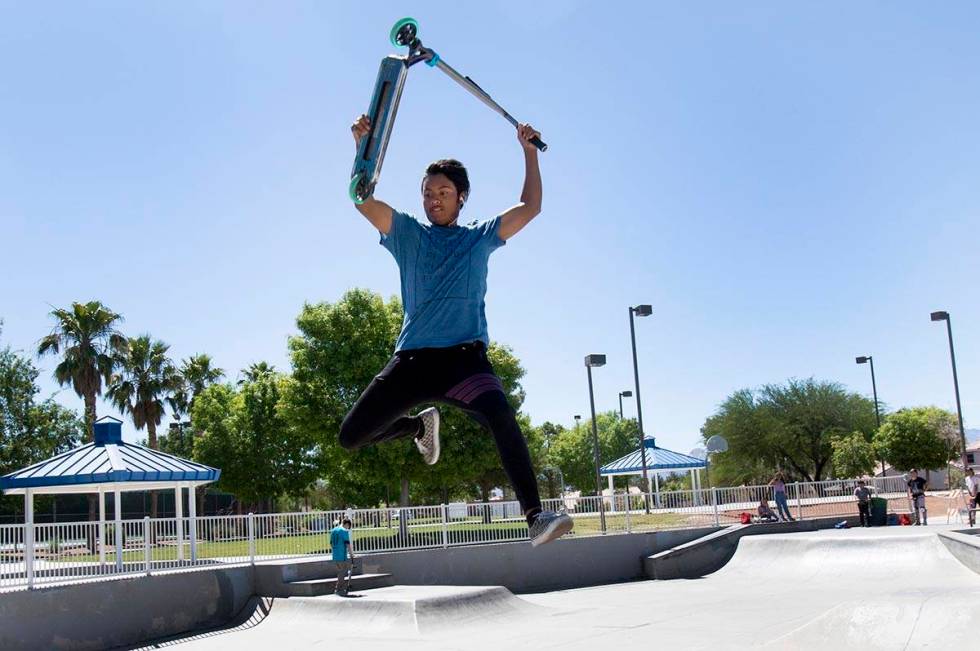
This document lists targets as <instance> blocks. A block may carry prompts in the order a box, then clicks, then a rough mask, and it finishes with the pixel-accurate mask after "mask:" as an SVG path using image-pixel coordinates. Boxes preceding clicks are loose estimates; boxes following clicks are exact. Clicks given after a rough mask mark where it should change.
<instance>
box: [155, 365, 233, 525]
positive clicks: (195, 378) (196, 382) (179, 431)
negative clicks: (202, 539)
mask: <svg viewBox="0 0 980 651" xmlns="http://www.w3.org/2000/svg"><path fill="white" fill-rule="evenodd" d="M179 375H180V378H179V382H178V384H177V386H176V387H174V390H173V391H172V392H171V394H170V395H169V396H168V397H167V404H169V405H170V410H171V411H172V412H173V415H174V420H175V421H176V422H175V423H171V425H170V434H169V435H168V436H167V437H166V438H167V440H166V444H165V445H164V448H165V449H166V451H167V452H169V453H171V454H176V455H177V456H185V457H187V458H191V457H192V456H193V454H194V438H195V437H196V436H198V434H199V432H198V431H197V430H196V429H195V428H194V426H193V424H191V425H190V427H187V425H188V424H187V423H182V422H180V417H181V415H188V416H190V415H191V413H192V412H193V409H194V401H195V400H197V397H198V396H199V395H200V394H201V392H202V391H204V390H205V389H206V388H208V387H209V386H211V385H212V384H215V383H216V382H218V381H219V380H220V379H221V378H223V377H224V375H225V371H224V369H221V368H218V367H217V366H211V356H210V355H207V354H205V353H199V354H197V355H191V356H190V357H188V358H187V359H185V360H184V361H183V362H181V365H180V373H179ZM185 434H186V435H187V436H188V438H187V439H185V438H184V437H185ZM175 437H176V440H175ZM206 490H207V488H206V487H204V486H198V487H197V489H196V490H195V499H196V500H197V503H198V512H199V513H203V512H204V493H205V491H206Z"/></svg>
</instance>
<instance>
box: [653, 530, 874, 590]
mask: <svg viewBox="0 0 980 651" xmlns="http://www.w3.org/2000/svg"><path fill="white" fill-rule="evenodd" d="M842 520H847V521H848V524H850V525H851V526H854V525H856V524H857V523H858V518H857V517H852V516H848V517H834V518H822V519H819V520H794V521H792V522H772V523H769V524H736V525H732V526H730V527H726V528H725V529H721V530H719V531H715V532H713V533H709V534H708V535H706V536H704V537H702V538H699V539H697V540H692V541H689V542H687V543H686V544H682V545H677V546H676V547H673V548H671V549H667V550H664V551H662V552H659V553H657V554H653V555H652V556H650V557H649V558H646V559H644V561H643V567H644V571H645V574H646V576H647V577H649V578H651V579H659V580H670V579H695V578H698V577H702V576H705V575H707V574H711V573H712V572H717V571H718V570H720V569H721V568H722V567H724V565H725V564H726V563H727V562H728V561H730V560H731V559H732V556H734V555H735V550H736V548H737V547H738V541H739V539H741V538H742V537H743V536H758V535H763V534H769V533H795V532H799V531H816V530H818V529H830V528H833V526H834V525H835V524H837V523H838V522H841V521H842Z"/></svg>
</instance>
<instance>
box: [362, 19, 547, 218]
mask: <svg viewBox="0 0 980 651" xmlns="http://www.w3.org/2000/svg"><path fill="white" fill-rule="evenodd" d="M418 31H419V24H418V22H417V21H416V20H415V19H414V18H402V19H401V20H399V21H398V22H397V23H395V26H394V27H392V28H391V34H390V38H391V43H392V45H394V46H396V47H407V48H408V54H407V55H405V56H394V55H389V56H386V57H385V58H384V59H382V60H381V68H380V69H379V70H378V80H377V81H376V82H375V84H374V94H373V95H372V96H371V108H370V110H369V111H368V117H369V118H370V120H371V130H370V131H369V132H368V134H367V135H366V136H364V138H362V139H361V143H360V145H359V146H358V148H357V157H356V158H355V159H354V169H353V170H351V180H350V198H351V200H352V201H353V202H354V203H358V204H360V203H364V201H365V200H366V199H367V198H368V197H370V196H371V195H372V194H373V193H374V186H375V185H377V183H378V178H379V177H380V176H381V164H382V162H384V157H385V150H386V149H387V148H388V140H389V139H390V138H391V128H392V126H393V125H394V123H395V114H396V113H398V102H399V101H400V100H401V96H402V90H403V89H404V88H405V79H406V78H407V77H408V69H409V68H411V67H412V66H414V65H415V64H416V63H421V62H423V61H424V62H425V63H426V65H428V66H429V67H432V68H438V69H439V70H442V71H443V72H444V73H446V74H447V75H449V77H450V79H452V80H453V81H455V82H456V83H458V84H459V85H460V86H462V87H463V88H465V89H466V90H468V91H469V92H470V93H472V94H473V95H474V96H475V97H476V98H477V99H479V100H480V101H481V102H483V103H484V104H486V105H487V106H489V107H490V108H491V109H493V110H494V111H496V112H497V113H499V114H500V115H502V116H503V118H504V119H505V120H507V121H508V122H510V123H511V124H512V125H514V126H515V127H517V126H518V122H517V120H516V119H515V118H514V117H513V116H512V115H511V114H510V113H508V112H507V111H505V110H504V108H503V107H502V106H500V104H497V102H495V101H494V100H493V98H492V97H490V95H489V94H488V93H487V92H486V91H485V90H483V89H482V88H480V87H479V86H478V85H477V84H476V82H475V81H473V80H472V79H470V78H469V77H465V76H463V75H461V74H459V73H458V72H456V70H454V69H453V68H452V66H450V65H449V64H448V63H446V62H445V61H443V60H442V58H441V57H440V56H439V55H438V54H437V53H436V52H435V50H432V49H431V48H427V47H425V46H424V45H422V41H420V40H419V38H418ZM531 143H532V144H533V145H534V146H535V147H537V148H538V149H539V150H541V151H547V149H548V145H546V144H545V143H544V142H542V141H541V140H540V139H539V138H532V139H531Z"/></svg>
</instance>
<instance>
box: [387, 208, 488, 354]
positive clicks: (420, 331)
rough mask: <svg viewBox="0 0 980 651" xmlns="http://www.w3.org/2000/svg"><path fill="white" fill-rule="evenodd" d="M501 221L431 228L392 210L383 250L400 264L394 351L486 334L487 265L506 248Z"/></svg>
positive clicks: (483, 337) (459, 341) (476, 338)
mask: <svg viewBox="0 0 980 651" xmlns="http://www.w3.org/2000/svg"><path fill="white" fill-rule="evenodd" d="M499 230H500V217H499V216H498V217H494V218H493V219H490V220H488V221H485V222H482V223H479V224H478V223H476V222H473V223H472V224H467V225H465V226H449V227H447V226H435V225H434V224H430V223H428V222H426V223H424V224H423V223H421V222H419V221H418V220H416V219H415V218H414V217H412V216H410V215H406V214H405V213H400V212H398V211H393V212H392V216H391V230H390V231H389V232H388V234H387V235H385V234H383V233H382V235H381V245H382V246H383V247H385V248H386V249H388V250H389V251H390V252H391V254H392V255H393V256H394V257H395V262H397V263H398V271H399V274H400V275H401V290H402V306H403V308H404V310H405V317H404V320H403V321H402V331H401V334H400V335H398V342H397V343H396V344H395V351H396V352H397V351H399V350H412V349H415V348H447V347H449V346H455V345H457V344H464V343H467V342H470V341H482V342H483V343H484V344H486V345H488V346H489V345H490V337H489V335H488V334H487V317H486V304H485V303H484V298H485V297H486V294H487V262H488V260H489V258H490V253H491V252H493V251H494V250H495V249H497V248H499V247H501V246H503V245H504V241H503V240H502V239H500V236H499V235H498V231H499Z"/></svg>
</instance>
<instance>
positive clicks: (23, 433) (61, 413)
mask: <svg viewBox="0 0 980 651" xmlns="http://www.w3.org/2000/svg"><path fill="white" fill-rule="evenodd" d="M38 375H40V370H38V369H37V367H35V366H34V364H32V363H31V360H30V359H29V358H27V357H25V356H22V355H20V354H18V353H16V352H14V351H12V350H11V349H10V347H9V346H5V347H4V348H0V474H5V473H8V472H12V471H14V470H18V469H20V468H23V467H25V466H29V465H31V464H34V463H37V462H39V461H43V460H44V459H47V458H49V457H52V456H54V455H56V454H60V453H62V452H66V451H68V450H70V449H72V448H73V447H75V446H76V445H78V443H79V442H80V441H81V439H82V437H83V435H84V434H83V433H84V424H83V423H82V421H81V420H79V418H78V415H77V414H75V412H73V411H71V410H69V409H65V408H64V407H62V406H61V405H59V404H58V403H56V402H55V401H54V400H53V399H51V398H48V399H46V400H42V401H40V402H39V401H38V399H37V398H38V394H39V393H40V392H41V389H40V388H39V387H38V385H37V378H38Z"/></svg>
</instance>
